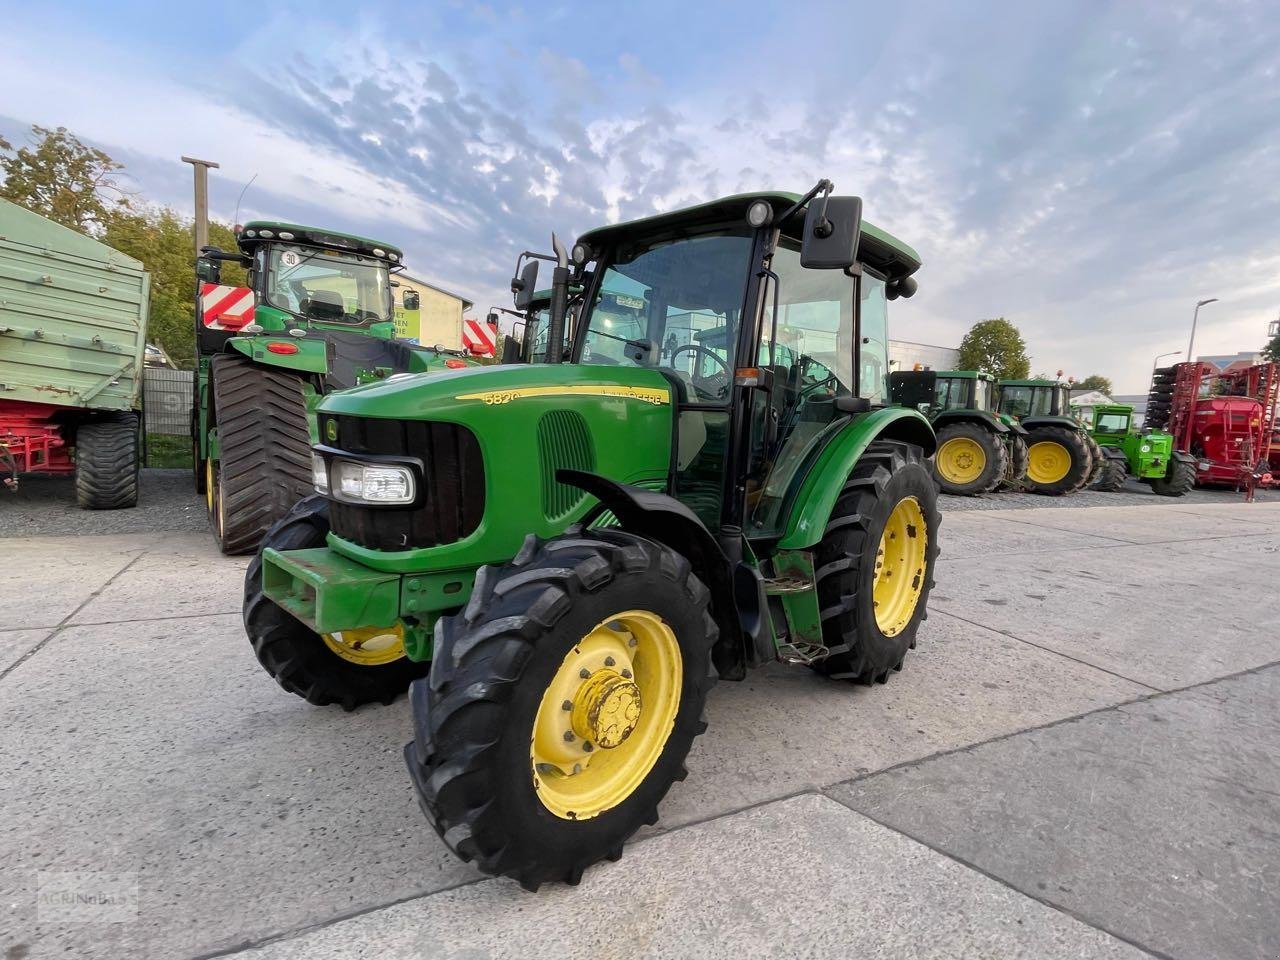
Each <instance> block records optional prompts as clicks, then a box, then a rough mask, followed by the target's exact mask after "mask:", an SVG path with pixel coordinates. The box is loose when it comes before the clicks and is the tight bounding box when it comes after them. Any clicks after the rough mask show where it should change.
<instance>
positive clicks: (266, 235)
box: [258, 230, 275, 240]
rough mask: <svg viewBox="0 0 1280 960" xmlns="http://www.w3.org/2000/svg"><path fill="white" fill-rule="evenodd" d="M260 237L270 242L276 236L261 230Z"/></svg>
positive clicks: (268, 231)
mask: <svg viewBox="0 0 1280 960" xmlns="http://www.w3.org/2000/svg"><path fill="white" fill-rule="evenodd" d="M258 236H260V237H261V238H262V239H263V240H270V239H271V238H272V237H274V236H275V234H274V233H272V232H271V231H270V230H259V231H258Z"/></svg>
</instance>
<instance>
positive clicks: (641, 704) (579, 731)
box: [529, 610, 683, 820]
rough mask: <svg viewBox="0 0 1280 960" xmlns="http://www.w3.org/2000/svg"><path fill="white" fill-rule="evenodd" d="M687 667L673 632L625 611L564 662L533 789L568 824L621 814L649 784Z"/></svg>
mask: <svg viewBox="0 0 1280 960" xmlns="http://www.w3.org/2000/svg"><path fill="white" fill-rule="evenodd" d="M682 677H683V667H682V665H681V658H680V644H679V642H678V641H677V640H676V635H675V633H674V631H672V629H671V627H669V626H668V625H667V624H666V622H665V621H664V620H663V619H662V618H661V617H659V616H658V615H657V614H655V613H650V612H648V611H646V610H628V611H626V612H625V613H619V614H617V615H616V616H613V617H610V618H608V619H607V620H602V621H601V622H600V623H598V624H596V626H595V627H594V628H592V630H591V631H590V632H589V633H587V634H586V636H584V637H583V638H582V639H581V640H579V641H578V643H577V644H575V645H574V647H573V649H572V650H570V651H569V652H568V654H566V655H565V658H564V661H563V662H562V663H561V664H560V668H559V669H558V670H557V671H556V674H555V676H554V677H552V678H551V683H550V684H549V685H548V686H547V689H546V691H545V692H544V693H543V695H542V703H541V704H540V705H539V707H538V713H537V715H536V716H535V717H534V721H533V731H532V736H531V737H530V740H529V763H530V767H531V775H532V777H533V786H534V789H535V790H536V791H537V793H538V797H539V799H541V800H542V803H543V805H544V806H545V807H546V808H547V809H548V810H550V811H551V812H552V813H554V814H555V815H556V816H557V817H561V818H563V819H565V820H586V819H589V818H590V817H594V816H597V815H599V814H601V813H604V812H605V811H606V810H609V809H612V808H613V807H616V806H617V805H618V804H620V803H622V802H623V801H624V800H626V799H627V797H629V796H631V794H632V793H634V792H635V791H636V789H637V788H638V787H639V786H640V784H641V783H642V782H644V778H645V777H647V776H648V775H649V772H650V771H651V770H652V769H653V766H654V764H656V763H657V762H658V758H659V757H660V756H662V751H663V748H664V747H665V746H666V744H667V738H668V737H669V736H670V735H671V730H672V728H673V727H674V726H675V722H676V714H677V713H678V712H679V710H680V689H681V680H682Z"/></svg>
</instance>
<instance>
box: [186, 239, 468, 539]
mask: <svg viewBox="0 0 1280 960" xmlns="http://www.w3.org/2000/svg"><path fill="white" fill-rule="evenodd" d="M237 246H238V249H237V250H236V251H234V252H224V251H221V250H218V249H215V248H206V249H205V250H204V251H203V252H202V254H201V256H200V257H199V258H198V260H197V261H196V275H197V278H198V280H199V285H200V290H199V297H198V303H197V309H196V321H195V337H196V357H197V371H196V376H195V378H194V390H195V397H194V404H193V409H192V418H191V444H192V461H193V466H194V471H195V484H196V489H197V491H198V492H200V493H203V494H205V503H206V506H207V509H208V513H209V521H210V526H211V528H212V530H213V533H214V536H215V538H216V539H217V541H218V546H219V547H220V548H221V550H222V551H223V552H224V553H228V554H237V553H248V552H251V551H253V550H256V549H257V546H258V543H259V541H260V540H261V539H262V535H263V534H264V533H266V531H267V529H268V528H269V527H270V526H271V524H272V523H274V522H275V521H276V520H278V519H279V518H280V517H282V516H284V515H285V514H286V513H287V512H288V511H289V508H290V507H292V506H293V504H294V503H296V502H297V500H298V499H299V498H300V497H303V496H306V495H307V494H308V493H310V492H311V490H312V476H311V446H312V444H314V443H316V442H318V441H319V439H320V438H319V437H318V436H317V435H316V434H315V433H314V432H313V429H312V424H313V423H314V418H313V417H311V414H312V412H313V411H314V408H315V405H316V402H317V401H318V400H319V399H320V397H322V396H324V395H325V394H326V393H329V392H330V391H333V390H340V389H344V388H346V387H351V386H355V385H356V384H357V383H362V382H366V381H368V380H377V379H382V378H385V377H388V376H390V375H392V374H395V373H420V372H428V371H434V370H443V369H449V368H454V367H465V366H470V365H472V364H473V361H472V360H470V359H469V358H468V357H467V356H466V355H465V354H464V353H462V352H461V351H453V350H446V349H444V348H441V347H420V346H417V345H413V344H408V343H405V342H403V341H400V340H396V339H394V334H395V322H394V316H393V311H392V305H393V299H392V294H393V290H394V289H395V288H396V287H397V286H398V284H397V281H396V280H395V279H394V276H395V274H396V273H397V272H398V271H400V270H401V269H402V266H403V264H402V256H401V253H400V251H399V250H398V249H396V248H395V247H393V246H391V245H390V244H386V243H382V242H379V241H376V240H369V239H367V238H364V237H357V236H351V235H349V234H343V233H337V232H334V231H331V230H321V229H317V228H314V227H304V226H299V225H297V224H289V223H274V222H254V223H249V224H246V225H245V226H244V228H243V229H242V230H241V231H240V232H239V234H238V236H237ZM228 261H230V262H233V263H237V264H239V265H241V266H243V267H244V268H245V269H246V270H247V271H248V286H247V287H237V286H231V285H226V284H223V283H222V282H221V265H222V264H223V263H225V262H228ZM402 300H403V304H404V306H405V308H406V309H408V310H416V309H418V294H417V293H416V292H414V291H404V292H403V293H402Z"/></svg>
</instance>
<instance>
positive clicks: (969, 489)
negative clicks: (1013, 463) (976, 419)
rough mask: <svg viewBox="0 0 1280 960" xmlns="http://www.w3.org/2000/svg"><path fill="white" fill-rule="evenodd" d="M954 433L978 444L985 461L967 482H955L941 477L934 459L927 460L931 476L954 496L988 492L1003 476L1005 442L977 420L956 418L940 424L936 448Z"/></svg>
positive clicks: (943, 489) (1007, 449) (1007, 464)
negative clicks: (931, 472)
mask: <svg viewBox="0 0 1280 960" xmlns="http://www.w3.org/2000/svg"><path fill="white" fill-rule="evenodd" d="M954 437H968V438H969V439H970V440H973V441H974V442H976V443H977V444H978V445H979V446H981V447H982V451H983V453H985V454H986V457H987V465H986V468H985V469H984V470H983V472H982V474H981V475H980V476H979V477H978V478H977V479H976V480H974V481H973V482H972V483H970V484H967V485H957V484H954V483H951V482H949V481H947V480H945V479H943V476H942V474H941V473H940V472H939V470H938V467H937V463H936V461H933V460H931V461H930V463H931V464H932V469H933V476H934V480H935V481H936V482H937V484H938V487H939V488H940V489H941V490H942V492H943V493H948V494H951V495H952V496H958V497H974V496H977V495H978V494H982V493H990V492H991V491H992V490H994V489H995V488H996V487H998V486H1000V482H1001V481H1002V480H1004V478H1005V474H1006V472H1007V471H1008V469H1009V448H1008V447H1006V446H1005V444H1004V441H1003V440H1002V439H1001V438H1000V435H999V434H997V433H995V432H994V431H992V430H989V429H988V428H986V427H984V426H981V425H980V424H977V423H971V422H963V421H962V422H960V423H952V424H948V425H947V426H944V427H942V428H941V429H940V430H939V431H938V449H939V450H941V449H942V445H943V444H944V443H946V442H947V441H948V440H950V439H952V438H954Z"/></svg>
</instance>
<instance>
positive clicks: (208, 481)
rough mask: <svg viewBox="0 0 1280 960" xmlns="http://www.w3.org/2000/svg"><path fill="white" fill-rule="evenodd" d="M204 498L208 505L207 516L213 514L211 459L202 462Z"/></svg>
mask: <svg viewBox="0 0 1280 960" xmlns="http://www.w3.org/2000/svg"><path fill="white" fill-rule="evenodd" d="M204 499H205V502H206V503H207V504H208V507H209V516H213V461H212V460H206V461H205V462H204Z"/></svg>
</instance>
